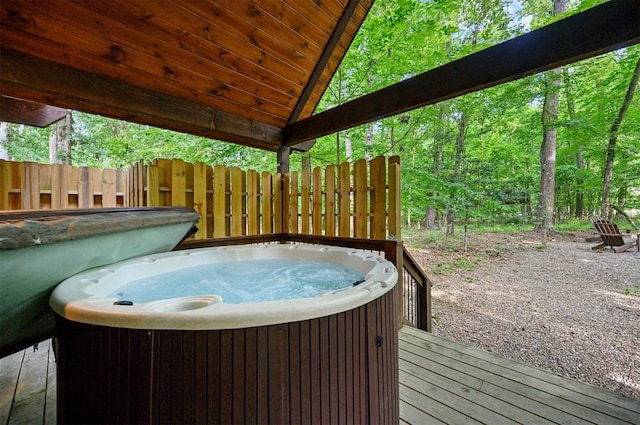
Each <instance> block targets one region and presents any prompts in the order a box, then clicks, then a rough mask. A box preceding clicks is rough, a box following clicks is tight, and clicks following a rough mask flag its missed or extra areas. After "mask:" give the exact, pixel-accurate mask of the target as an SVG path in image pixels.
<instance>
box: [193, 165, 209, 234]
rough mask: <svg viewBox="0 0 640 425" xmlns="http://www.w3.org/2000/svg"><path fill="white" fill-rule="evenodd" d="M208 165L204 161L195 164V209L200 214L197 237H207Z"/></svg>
mask: <svg viewBox="0 0 640 425" xmlns="http://www.w3.org/2000/svg"><path fill="white" fill-rule="evenodd" d="M207 168H208V167H207V166H206V164H204V163H202V162H196V163H195V164H193V209H194V210H195V211H196V212H197V213H198V214H200V221H199V222H198V231H197V232H196V234H195V236H194V237H195V239H205V238H206V237H207V234H208V230H207V226H208V223H207Z"/></svg>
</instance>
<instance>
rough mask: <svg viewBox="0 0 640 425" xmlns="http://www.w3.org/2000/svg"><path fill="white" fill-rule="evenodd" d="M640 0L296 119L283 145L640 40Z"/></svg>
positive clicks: (605, 7) (617, 1) (610, 5)
mask: <svg viewBox="0 0 640 425" xmlns="http://www.w3.org/2000/svg"><path fill="white" fill-rule="evenodd" d="M639 22H640V0H612V1H609V2H606V3H604V4H602V5H600V6H596V7H593V8H591V9H589V10H586V11H584V12H581V13H578V14H576V15H573V16H571V17H568V18H565V19H563V20H561V21H558V22H555V23H553V24H550V25H547V26H545V27H543V28H540V29H538V30H535V31H532V32H530V33H528V34H525V35H522V36H519V37H516V38H514V39H512V40H509V41H506V42H504V43H501V44H498V45H496V46H493V47H490V48H488V49H485V50H482V51H480V52H477V53H474V54H472V55H469V56H466V57H464V58H461V59H458V60H456V61H453V62H450V63H448V64H446V65H443V66H441V67H439V68H436V69H433V70H431V71H427V72H425V73H423V74H420V75H417V76H415V77H413V78H409V79H407V80H405V81H402V82H399V83H396V84H394V85H391V86H389V87H386V88H383V89H381V90H378V91H376V92H373V93H371V94H368V95H366V96H363V97H360V98H358V99H355V100H352V101H350V102H347V103H345V104H343V105H340V106H336V107H335V108H332V109H330V110H328V111H325V112H322V113H319V114H317V115H314V116H311V117H309V118H306V119H303V120H300V121H298V122H295V123H292V124H290V125H288V126H287V127H285V129H284V134H283V138H284V143H285V144H287V145H289V146H292V147H294V146H295V145H296V144H297V143H301V142H304V141H307V140H311V139H314V138H317V137H321V136H325V135H327V134H332V133H335V132H337V131H340V130H344V129H347V128H351V127H355V126H358V125H361V124H365V123H368V122H371V121H375V120H377V119H381V118H385V117H388V116H391V115H396V114H399V113H402V112H405V111H409V110H412V109H416V108H419V107H421V106H425V105H431V104H434V103H437V102H441V101H443V100H447V99H451V98H454V97H457V96H461V95H463V94H467V93H471V92H474V91H478V90H481V89H484V88H487V87H492V86H495V85H498V84H501V83H505V82H507V81H512V80H516V79H518V78H522V77H525V76H528V75H532V74H536V73H539V72H542V71H546V70H549V69H553V68H556V67H558V66H562V65H566V64H568V63H572V62H576V61H579V60H582V59H586V58H589V57H592V56H596V55H599V54H602V53H606V52H610V51H613V50H616V49H619V48H622V47H625V46H629V45H632V44H636V43H638V42H640V24H639Z"/></svg>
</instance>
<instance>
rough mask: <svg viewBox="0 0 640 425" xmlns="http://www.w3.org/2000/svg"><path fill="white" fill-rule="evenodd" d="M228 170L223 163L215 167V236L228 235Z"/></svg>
mask: <svg viewBox="0 0 640 425" xmlns="http://www.w3.org/2000/svg"><path fill="white" fill-rule="evenodd" d="M228 187H229V182H228V181H227V170H226V169H225V167H223V166H222V165H216V166H215V167H214V168H213V237H214V238H222V237H225V236H227V228H228V224H227V223H228V218H227V191H228Z"/></svg>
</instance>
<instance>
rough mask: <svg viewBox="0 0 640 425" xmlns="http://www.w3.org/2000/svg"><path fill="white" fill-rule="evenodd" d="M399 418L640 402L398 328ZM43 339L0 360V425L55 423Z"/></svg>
mask: <svg viewBox="0 0 640 425" xmlns="http://www.w3.org/2000/svg"><path fill="white" fill-rule="evenodd" d="M399 357H400V358H399V367H400V417H401V422H402V423H406V424H440V423H442V424H473V423H484V424H514V423H523V424H550V423H563V424H639V423H640V400H635V399H630V398H626V397H623V396H620V395H618V394H616V393H613V392H610V391H606V390H603V389H600V388H597V387H594V386H591V385H585V384H582V383H579V382H577V381H574V380H571V379H567V378H563V377H560V376H557V375H554V374H551V373H548V372H545V371H543V370H540V369H536V368H532V367H529V366H526V365H523V364H520V363H517V362H513V361H510V360H506V359H504V358H502V357H500V356H497V355H495V354H491V353H487V352H484V351H480V350H476V349H474V348H471V347H467V346H464V345H461V344H458V343H455V342H452V341H449V340H446V339H443V338H440V337H437V336H434V335H432V334H428V333H426V332H422V331H419V330H416V329H414V328H410V327H407V326H405V327H404V328H403V329H402V330H401V331H400V341H399ZM55 380H56V377H55V363H54V358H53V351H52V350H51V349H50V343H49V341H45V342H42V343H40V344H39V347H38V350H37V351H33V350H32V349H28V350H24V351H21V352H19V353H16V354H14V355H11V356H8V357H5V358H4V359H0V425H2V424H55V422H56V414H55V400H56V398H55Z"/></svg>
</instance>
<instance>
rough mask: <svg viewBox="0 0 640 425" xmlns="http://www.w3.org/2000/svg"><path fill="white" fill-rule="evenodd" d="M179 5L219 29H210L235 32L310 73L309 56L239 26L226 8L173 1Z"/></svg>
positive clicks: (311, 65) (210, 3)
mask: <svg viewBox="0 0 640 425" xmlns="http://www.w3.org/2000/svg"><path fill="white" fill-rule="evenodd" d="M175 4H177V5H180V6H181V7H183V8H185V9H187V10H190V11H192V12H193V13H194V14H197V15H200V16H202V17H204V18H205V19H207V20H210V21H211V22H215V23H216V24H217V26H218V27H219V29H212V31H220V30H222V31H226V32H229V33H231V34H235V35H236V36H238V37H240V38H241V39H242V40H245V41H246V42H248V43H251V44H253V45H255V46H257V47H259V48H260V49H262V50H264V51H265V52H266V53H267V54H268V55H273V56H275V57H277V58H279V59H281V60H283V61H285V62H287V63H289V64H290V65H291V66H295V67H297V68H298V69H299V70H300V71H303V72H304V73H305V74H307V75H308V74H309V73H311V70H312V69H313V65H314V62H313V61H312V60H310V59H309V58H307V57H305V56H303V55H301V54H300V53H297V52H296V51H294V50H293V49H285V50H283V49H282V44H281V43H280V41H279V40H278V39H276V38H274V37H272V36H271V35H269V34H267V33H266V32H264V31H261V30H260V29H259V28H256V27H253V28H246V27H243V26H241V21H239V20H238V19H237V18H236V17H235V16H234V15H232V14H230V13H227V12H226V9H225V8H223V7H221V6H219V5H218V4H217V3H213V2H209V1H207V0H202V1H198V2H191V3H185V2H177V3H175Z"/></svg>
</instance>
